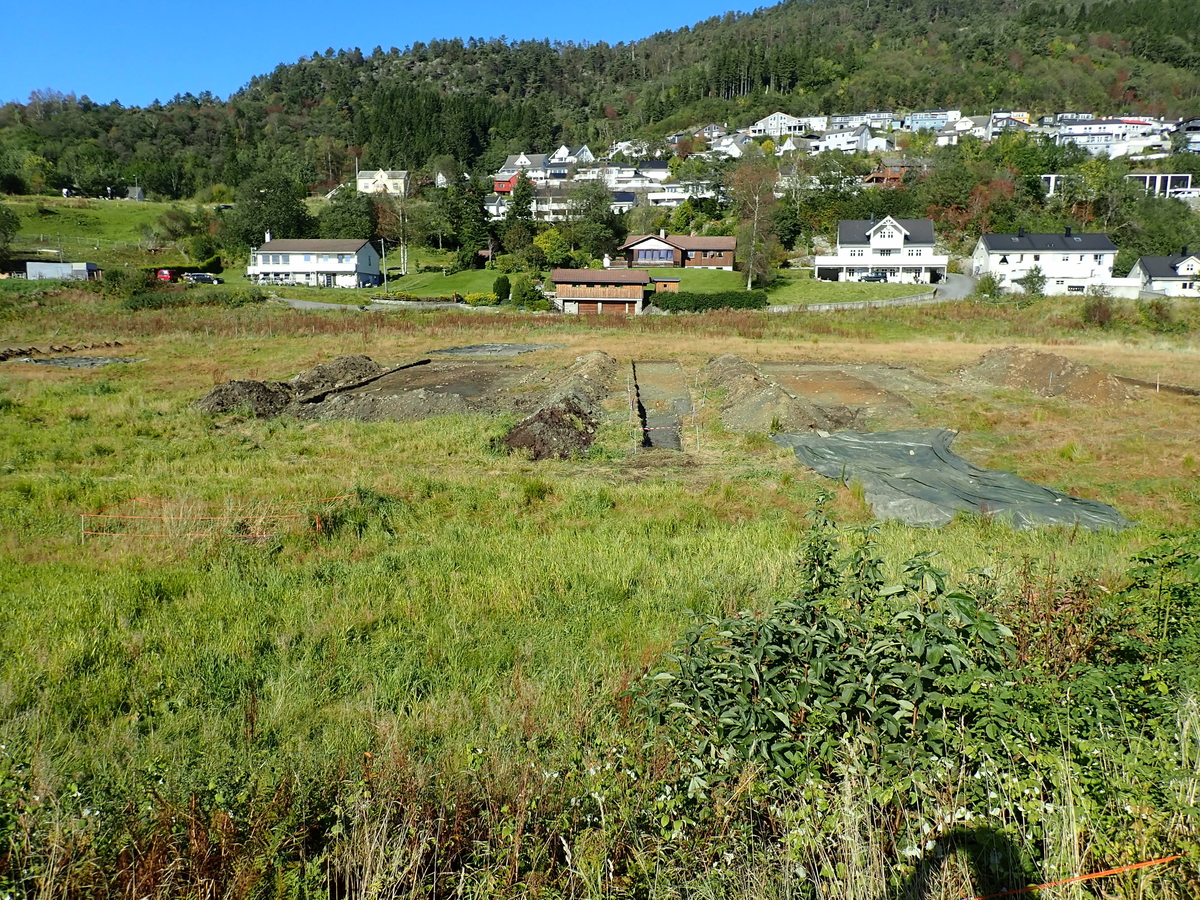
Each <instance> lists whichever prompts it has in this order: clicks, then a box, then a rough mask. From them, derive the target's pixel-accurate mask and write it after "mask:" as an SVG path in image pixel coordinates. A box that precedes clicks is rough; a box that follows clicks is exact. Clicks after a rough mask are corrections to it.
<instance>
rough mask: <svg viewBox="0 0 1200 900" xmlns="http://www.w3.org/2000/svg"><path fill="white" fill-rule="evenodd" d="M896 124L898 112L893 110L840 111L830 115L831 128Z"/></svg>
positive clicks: (886, 126) (890, 125)
mask: <svg viewBox="0 0 1200 900" xmlns="http://www.w3.org/2000/svg"><path fill="white" fill-rule="evenodd" d="M895 124H896V114H895V113H894V112H891V111H874V112H865V113H839V114H838V115H835V116H830V117H829V126H830V127H831V128H838V129H841V128H857V127H858V126H859V125H868V126H870V127H871V128H891V127H892V126H893V125H895Z"/></svg>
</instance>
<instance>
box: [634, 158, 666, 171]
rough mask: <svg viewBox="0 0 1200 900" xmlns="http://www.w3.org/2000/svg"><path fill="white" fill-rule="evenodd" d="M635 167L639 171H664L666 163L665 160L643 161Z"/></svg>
mask: <svg viewBox="0 0 1200 900" xmlns="http://www.w3.org/2000/svg"><path fill="white" fill-rule="evenodd" d="M637 167H638V168H639V169H666V168H668V163H667V160H665V159H643V160H642V161H641V162H639V163H638V164H637Z"/></svg>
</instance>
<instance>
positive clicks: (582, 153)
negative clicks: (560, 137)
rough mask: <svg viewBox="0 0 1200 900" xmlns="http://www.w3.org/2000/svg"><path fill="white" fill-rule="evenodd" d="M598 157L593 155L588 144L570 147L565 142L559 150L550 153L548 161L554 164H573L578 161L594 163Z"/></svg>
mask: <svg viewBox="0 0 1200 900" xmlns="http://www.w3.org/2000/svg"><path fill="white" fill-rule="evenodd" d="M595 161H596V157H595V156H593V155H592V151H591V150H589V149H588V145H587V144H583V145H581V146H579V147H568V146H567V145H566V144H563V145H562V146H561V147H559V148H558V149H557V150H555V151H554V152H553V153H551V154H550V157H549V159H548V162H550V163H552V164H566V165H568V166H573V165H575V164H576V163H593V162H595Z"/></svg>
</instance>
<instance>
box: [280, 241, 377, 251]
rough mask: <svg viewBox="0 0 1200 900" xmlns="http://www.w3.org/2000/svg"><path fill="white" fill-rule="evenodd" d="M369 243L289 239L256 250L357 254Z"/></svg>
mask: <svg viewBox="0 0 1200 900" xmlns="http://www.w3.org/2000/svg"><path fill="white" fill-rule="evenodd" d="M368 243H370V241H359V240H346V241H309V240H303V239H298V238H296V239H291V240H280V241H268V242H267V243H265V244H263V245H262V246H260V247H259V248H258V252H260V253H261V252H262V251H263V250H268V251H270V252H272V253H357V252H358V251H359V250H360V249H361V248H362V245H363V244H368Z"/></svg>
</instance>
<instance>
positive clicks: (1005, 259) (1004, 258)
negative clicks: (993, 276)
mask: <svg viewBox="0 0 1200 900" xmlns="http://www.w3.org/2000/svg"><path fill="white" fill-rule="evenodd" d="M1000 265H1002V266H1007V265H1008V257H1007V256H1002V257H1000Z"/></svg>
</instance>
